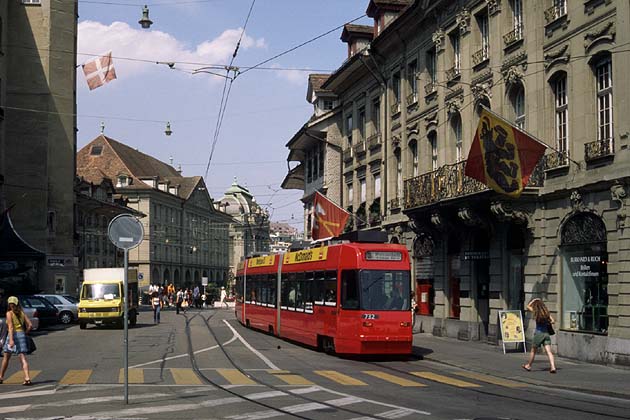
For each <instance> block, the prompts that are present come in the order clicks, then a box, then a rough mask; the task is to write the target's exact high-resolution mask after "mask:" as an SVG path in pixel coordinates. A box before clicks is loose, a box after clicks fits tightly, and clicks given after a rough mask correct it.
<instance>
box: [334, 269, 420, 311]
mask: <svg viewBox="0 0 630 420" xmlns="http://www.w3.org/2000/svg"><path fill="white" fill-rule="evenodd" d="M346 273H347V274H349V275H348V276H345V278H344V279H343V280H344V284H343V295H342V307H343V308H344V309H362V310H372V311H409V310H410V309H411V306H410V284H409V272H408V271H391V270H361V271H359V276H358V282H357V281H356V276H353V275H350V273H352V272H346ZM354 273H356V272H354ZM357 283H358V284H357Z"/></svg>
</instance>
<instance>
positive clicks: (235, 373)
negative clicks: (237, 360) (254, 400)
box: [217, 369, 257, 385]
mask: <svg viewBox="0 0 630 420" xmlns="http://www.w3.org/2000/svg"><path fill="white" fill-rule="evenodd" d="M217 373H218V374H219V375H221V376H223V377H224V378H225V379H226V380H227V381H228V382H229V383H230V384H232V385H256V384H257V383H256V382H254V381H253V380H252V379H251V378H248V377H247V376H245V375H243V373H242V372H241V371H240V370H238V369H217Z"/></svg>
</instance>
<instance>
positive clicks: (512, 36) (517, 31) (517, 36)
mask: <svg viewBox="0 0 630 420" xmlns="http://www.w3.org/2000/svg"><path fill="white" fill-rule="evenodd" d="M522 39H523V27H522V26H520V25H519V26H517V27H516V28H514V30H512V31H510V32H508V33H507V34H505V35H503V43H504V44H505V46H506V47H507V46H510V45H512V44H514V43H515V42H518V41H520V40H522Z"/></svg>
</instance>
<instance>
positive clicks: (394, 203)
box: [387, 197, 402, 210]
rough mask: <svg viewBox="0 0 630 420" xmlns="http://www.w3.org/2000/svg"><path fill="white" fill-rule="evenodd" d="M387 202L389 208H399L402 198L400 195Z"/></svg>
mask: <svg viewBox="0 0 630 420" xmlns="http://www.w3.org/2000/svg"><path fill="white" fill-rule="evenodd" d="M387 204H388V207H389V209H390V210H393V209H399V208H400V206H401V205H402V200H401V199H400V197H396V198H392V199H391V200H389V201H388V202H387Z"/></svg>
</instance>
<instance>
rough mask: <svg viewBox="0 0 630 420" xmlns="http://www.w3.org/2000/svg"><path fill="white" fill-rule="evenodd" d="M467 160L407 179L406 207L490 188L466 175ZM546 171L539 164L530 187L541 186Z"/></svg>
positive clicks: (531, 178) (530, 181)
mask: <svg viewBox="0 0 630 420" xmlns="http://www.w3.org/2000/svg"><path fill="white" fill-rule="evenodd" d="M465 167H466V161H461V162H458V163H455V164H452V165H444V166H442V167H440V168H438V169H437V170H435V171H432V172H428V173H425V174H422V175H420V176H417V177H415V178H411V179H408V180H406V181H405V208H414V207H420V206H425V205H428V204H432V203H436V202H439V201H441V200H447V199H450V198H456V197H462V196H465V195H469V194H475V193H479V192H482V191H486V190H488V187H487V186H486V185H485V184H482V183H481V182H479V181H477V180H476V179H474V178H469V177H467V176H466V175H464V169H465ZM543 182H544V172H543V171H542V165H541V164H539V165H538V166H537V167H536V169H534V171H533V172H532V175H531V177H530V179H529V183H528V185H527V186H528V187H541V186H542V185H543Z"/></svg>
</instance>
